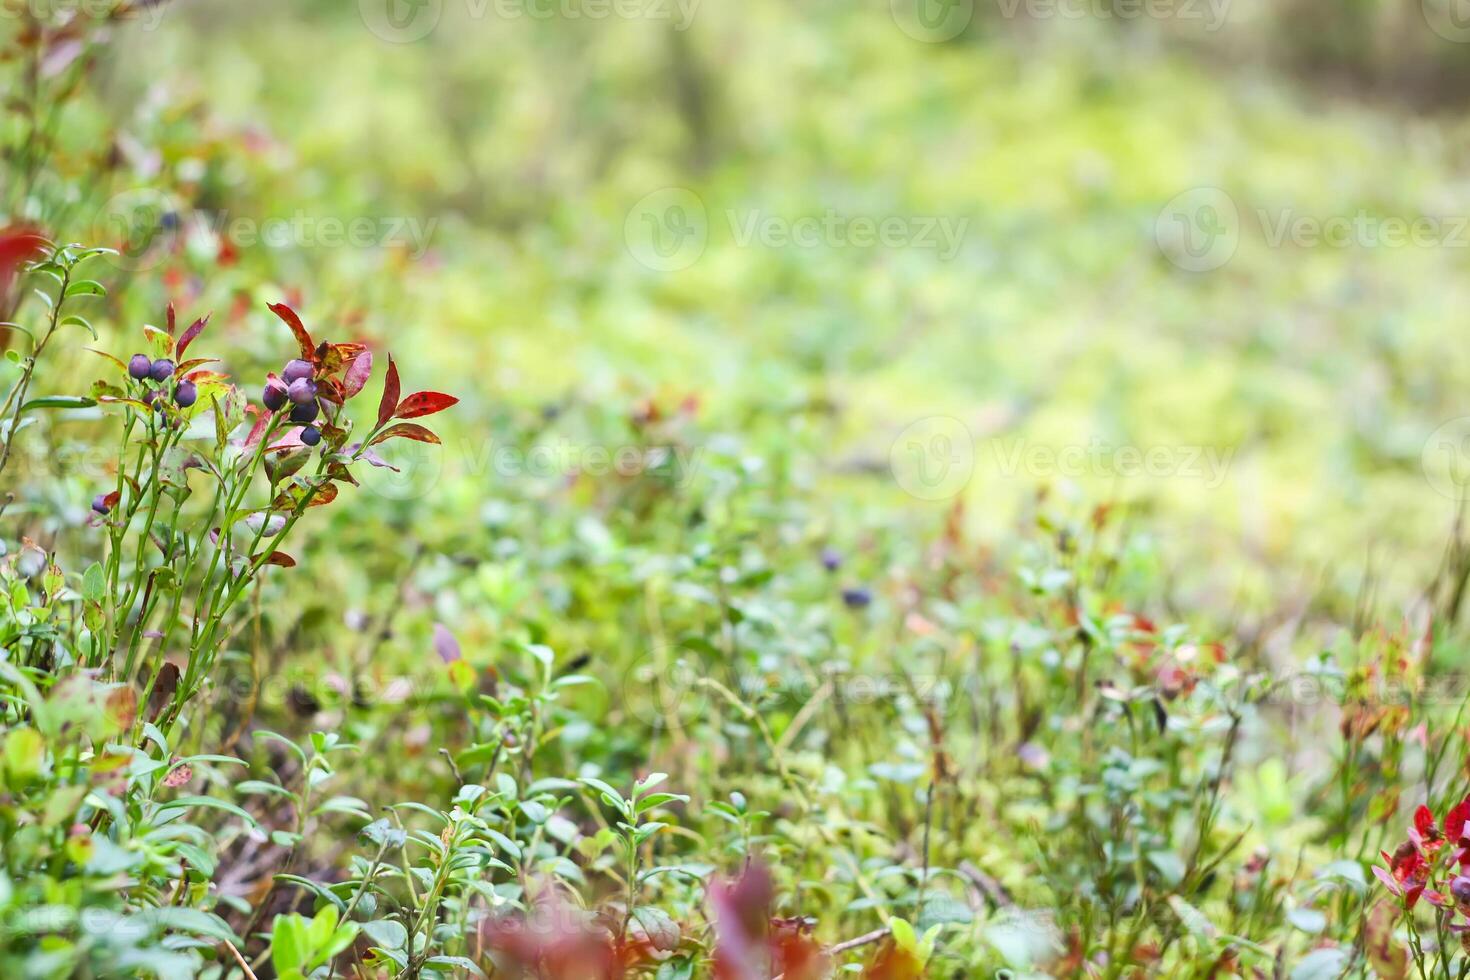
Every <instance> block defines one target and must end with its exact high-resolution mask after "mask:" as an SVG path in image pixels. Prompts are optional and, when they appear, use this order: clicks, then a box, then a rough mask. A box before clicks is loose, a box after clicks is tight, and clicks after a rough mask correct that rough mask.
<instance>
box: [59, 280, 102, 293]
mask: <svg viewBox="0 0 1470 980" xmlns="http://www.w3.org/2000/svg"><path fill="white" fill-rule="evenodd" d="M65 295H66V296H67V297H72V296H106V295H107V287H106V286H104V285H102V283H100V282H98V281H97V280H95V279H78V280H77V281H76V282H74V283H72V284H71V285H69V286H67V287H66V293H65Z"/></svg>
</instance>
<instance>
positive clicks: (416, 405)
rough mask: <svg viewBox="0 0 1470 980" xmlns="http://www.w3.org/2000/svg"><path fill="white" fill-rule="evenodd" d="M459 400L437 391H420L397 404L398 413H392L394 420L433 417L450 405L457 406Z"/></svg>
mask: <svg viewBox="0 0 1470 980" xmlns="http://www.w3.org/2000/svg"><path fill="white" fill-rule="evenodd" d="M458 404H459V399H458V398H455V397H454V396H453V395H446V394H444V393H443V392H439V391H420V392H418V393H416V394H412V395H409V396H408V397H407V398H405V399H403V401H401V402H399V403H398V411H396V412H394V413H393V417H394V418H400V419H416V418H422V417H423V416H425V415H433V414H434V413H435V412H442V411H444V410H445V409H446V408H449V407H450V406H452V405H458Z"/></svg>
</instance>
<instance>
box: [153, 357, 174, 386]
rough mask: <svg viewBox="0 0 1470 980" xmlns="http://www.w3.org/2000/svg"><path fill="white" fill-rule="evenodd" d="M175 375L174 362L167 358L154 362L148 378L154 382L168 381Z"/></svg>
mask: <svg viewBox="0 0 1470 980" xmlns="http://www.w3.org/2000/svg"><path fill="white" fill-rule="evenodd" d="M173 373H174V362H173V361H170V360H169V359H168V358H166V357H160V358H159V359H158V360H156V361H154V362H153V367H152V369H151V370H150V371H149V372H148V376H149V377H150V378H152V379H153V380H154V381H167V380H168V379H169V378H170V377H172V376H173Z"/></svg>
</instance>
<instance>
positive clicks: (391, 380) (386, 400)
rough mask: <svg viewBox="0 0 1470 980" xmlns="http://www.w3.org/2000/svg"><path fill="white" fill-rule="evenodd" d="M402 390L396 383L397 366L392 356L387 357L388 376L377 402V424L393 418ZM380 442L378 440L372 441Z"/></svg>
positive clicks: (397, 382)
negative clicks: (381, 395) (379, 399)
mask: <svg viewBox="0 0 1470 980" xmlns="http://www.w3.org/2000/svg"><path fill="white" fill-rule="evenodd" d="M402 391H403V388H402V386H401V385H400V384H399V381H398V365H397V364H394V363H393V355H392V354H389V355H388V376H387V377H386V378H384V379H383V400H382V401H380V402H378V424H379V425H382V424H384V423H385V422H387V421H388V420H389V419H391V418H392V417H393V412H394V411H395V410H396V409H397V408H398V396H399V395H400V394H401V393H402ZM373 441H374V442H381V441H382V440H380V439H375V440H373Z"/></svg>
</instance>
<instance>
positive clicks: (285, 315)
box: [267, 303, 317, 364]
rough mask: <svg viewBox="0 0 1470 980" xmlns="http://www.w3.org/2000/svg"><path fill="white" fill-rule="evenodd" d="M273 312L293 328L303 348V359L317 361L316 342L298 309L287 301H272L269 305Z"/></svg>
mask: <svg viewBox="0 0 1470 980" xmlns="http://www.w3.org/2000/svg"><path fill="white" fill-rule="evenodd" d="M267 309H269V310H270V311H271V312H272V313H274V314H275V315H276V316H278V317H280V318H281V320H282V322H284V323H285V324H286V326H288V327H290V328H291V333H292V334H294V335H295V337H296V343H297V345H298V346H299V347H300V348H301V359H302V360H303V361H311V362H312V363H313V364H315V363H316V361H317V357H316V344H314V343H312V340H311V334H309V333H307V332H306V325H305V324H304V323H302V322H301V317H299V316H297V315H296V311H295V310H293V309H291V307H289V306H287V305H286V304H285V303H271V304H269V306H268V307H267Z"/></svg>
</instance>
